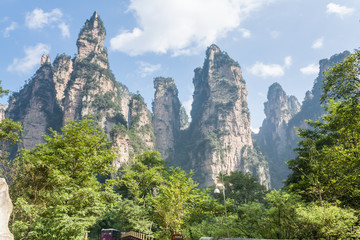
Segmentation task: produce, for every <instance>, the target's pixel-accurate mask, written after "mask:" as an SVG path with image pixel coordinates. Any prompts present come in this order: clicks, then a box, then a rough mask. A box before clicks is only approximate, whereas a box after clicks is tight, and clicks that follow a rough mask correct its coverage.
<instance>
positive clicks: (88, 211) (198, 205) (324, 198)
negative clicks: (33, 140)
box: [0, 51, 360, 240]
mask: <svg viewBox="0 0 360 240" xmlns="http://www.w3.org/2000/svg"><path fill="white" fill-rule="evenodd" d="M322 90H323V94H322V98H321V101H322V104H323V106H324V108H325V110H326V114H325V115H323V116H322V117H321V119H318V120H316V121H308V125H309V127H308V128H306V129H298V134H299V136H300V137H301V141H300V142H299V143H298V148H297V149H295V150H294V151H296V153H297V155H296V158H294V159H289V161H288V162H287V164H288V166H289V168H290V169H291V171H292V172H291V174H290V175H289V176H288V178H287V180H286V182H285V183H284V187H283V188H282V189H280V190H271V189H266V188H265V186H263V185H261V184H259V182H258V180H257V178H256V177H254V176H252V175H250V174H248V173H243V172H240V171H238V172H232V173H231V174H229V175H227V174H220V175H219V176H218V182H219V183H222V185H218V186H211V187H209V188H206V189H202V188H199V187H198V184H197V183H196V182H195V181H194V180H193V178H192V177H193V176H194V174H196V173H194V172H185V171H184V170H182V169H180V168H175V167H170V166H168V165H167V163H166V162H165V161H164V160H163V159H162V158H161V156H160V154H159V153H158V152H157V151H146V152H144V153H142V154H141V155H137V156H136V157H135V158H134V159H133V160H132V162H131V164H129V165H124V166H122V167H121V168H120V169H118V170H116V169H114V167H113V166H112V164H111V163H112V162H113V161H114V160H115V159H116V157H117V156H116V154H115V151H114V149H112V148H111V143H110V141H109V139H108V136H107V134H105V132H103V131H102V130H101V129H100V127H99V126H97V125H96V122H95V121H93V120H91V119H85V120H81V121H77V122H71V121H70V122H68V123H67V124H66V125H65V126H64V127H63V128H62V129H61V131H59V132H57V131H55V130H50V133H49V134H47V135H45V136H44V139H45V143H43V144H39V145H37V146H36V147H35V148H34V149H32V150H26V149H21V150H20V151H18V153H17V156H16V157H15V158H10V156H9V155H10V152H11V148H12V146H13V145H15V144H18V143H19V142H20V141H21V134H22V131H23V130H22V127H21V124H20V123H17V122H14V121H12V120H11V119H4V120H2V121H1V122H0V140H1V159H0V160H1V163H0V167H1V169H0V176H1V177H4V178H5V179H6V181H7V183H8V184H9V189H10V196H11V199H12V202H13V204H14V210H13V213H12V216H11V219H10V231H11V232H12V233H13V234H14V237H15V239H84V236H85V235H88V238H89V239H98V237H99V232H100V230H101V229H102V228H116V229H118V230H120V231H122V232H127V231H136V232H141V233H144V234H147V235H150V236H153V237H155V238H156V239H161V240H165V239H171V235H172V234H173V233H180V234H183V235H184V237H185V239H189V240H190V239H194V240H195V239H196V240H198V239H200V237H205V236H207V237H216V238H220V237H233V238H235V237H236V238H267V239H303V238H306V239H344V238H360V180H359V179H360V51H355V52H354V53H352V54H350V55H349V56H348V57H347V58H346V59H345V60H344V61H343V62H342V63H340V64H338V65H336V66H334V67H332V68H330V69H329V70H328V72H327V73H326V77H325V78H324V82H323V89H322ZM0 91H1V92H2V94H6V93H7V91H6V90H4V89H2V88H1V89H0ZM10 159H11V160H10ZM217 187H218V188H219V190H218V191H217V192H220V193H219V194H215V193H214V190H215V188H217Z"/></svg>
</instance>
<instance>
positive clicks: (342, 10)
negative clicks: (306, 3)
mask: <svg viewBox="0 0 360 240" xmlns="http://www.w3.org/2000/svg"><path fill="white" fill-rule="evenodd" d="M354 11H355V9H354V8H349V7H346V6H342V5H339V4H335V3H329V4H328V5H327V6H326V12H327V13H329V14H331V13H334V14H336V15H338V16H339V17H341V18H343V17H344V16H346V15H351V14H352V13H353V12H354Z"/></svg>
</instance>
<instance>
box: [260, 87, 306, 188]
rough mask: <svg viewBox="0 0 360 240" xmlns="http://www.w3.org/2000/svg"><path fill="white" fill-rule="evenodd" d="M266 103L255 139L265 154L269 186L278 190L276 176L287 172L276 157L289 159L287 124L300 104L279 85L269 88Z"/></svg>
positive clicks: (283, 164) (285, 167)
mask: <svg viewBox="0 0 360 240" xmlns="http://www.w3.org/2000/svg"><path fill="white" fill-rule="evenodd" d="M267 99H268V101H267V102H266V103H264V107H265V116H266V118H265V119H264V121H263V124H262V127H261V128H260V132H259V134H258V135H257V136H256V137H255V139H256V142H257V144H258V145H259V146H260V148H261V149H262V150H263V151H265V152H266V153H267V155H266V156H267V157H268V161H269V167H270V175H271V176H272V178H271V179H272V182H271V186H272V187H274V188H279V185H278V181H279V179H278V178H277V177H278V176H287V175H288V174H289V170H288V168H287V166H286V164H285V162H284V161H281V160H280V159H279V158H278V157H279V156H282V157H283V158H285V159H286V158H289V157H291V151H289V147H290V146H289V142H288V138H287V136H288V134H287V131H288V123H289V121H290V120H291V119H292V118H293V117H294V116H295V114H297V113H298V112H299V111H300V103H299V102H298V100H297V99H296V98H295V97H294V96H287V95H286V93H285V91H284V90H283V89H282V87H281V86H280V84H278V83H274V84H272V85H271V86H270V87H269V91H268V95H267Z"/></svg>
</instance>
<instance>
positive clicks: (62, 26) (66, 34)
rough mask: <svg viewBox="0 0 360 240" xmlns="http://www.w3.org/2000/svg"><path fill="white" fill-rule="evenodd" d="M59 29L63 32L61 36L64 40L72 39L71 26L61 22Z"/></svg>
mask: <svg viewBox="0 0 360 240" xmlns="http://www.w3.org/2000/svg"><path fill="white" fill-rule="evenodd" d="M58 27H59V28H60V30H61V36H62V37H63V38H69V37H70V30H69V26H68V25H67V24H66V23H64V22H61V23H60V24H59V25H58Z"/></svg>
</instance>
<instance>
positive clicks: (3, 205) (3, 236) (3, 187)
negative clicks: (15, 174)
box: [0, 178, 14, 240]
mask: <svg viewBox="0 0 360 240" xmlns="http://www.w3.org/2000/svg"><path fill="white" fill-rule="evenodd" d="M12 210H13V204H12V202H11V199H10V196H9V187H8V185H7V183H6V181H5V179H4V178H0V240H14V236H13V235H12V233H11V232H10V231H9V227H8V224H9V219H10V215H11V212H12Z"/></svg>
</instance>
